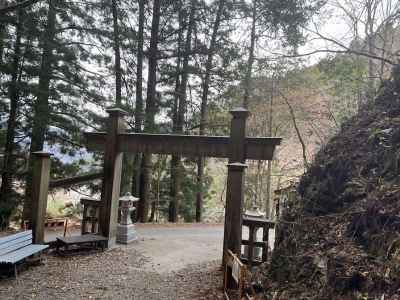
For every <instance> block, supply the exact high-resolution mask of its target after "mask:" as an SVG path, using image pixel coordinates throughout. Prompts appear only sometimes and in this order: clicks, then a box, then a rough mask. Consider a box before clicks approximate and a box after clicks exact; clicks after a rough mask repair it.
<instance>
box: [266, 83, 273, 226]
mask: <svg viewBox="0 0 400 300" xmlns="http://www.w3.org/2000/svg"><path fill="white" fill-rule="evenodd" d="M271 80H272V83H271V96H270V97H271V99H270V102H269V120H268V136H270V137H272V135H273V132H272V126H273V122H274V119H273V113H274V90H275V83H274V77H272V79H271ZM271 185H272V160H268V165H267V198H266V201H265V216H266V218H269V217H270V216H271V208H272V204H273V203H272V197H271Z"/></svg>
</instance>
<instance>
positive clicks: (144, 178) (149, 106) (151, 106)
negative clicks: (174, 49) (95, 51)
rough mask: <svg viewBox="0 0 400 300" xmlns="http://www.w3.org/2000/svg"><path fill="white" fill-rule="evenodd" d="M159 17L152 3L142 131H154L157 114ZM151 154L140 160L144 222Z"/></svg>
mask: <svg viewBox="0 0 400 300" xmlns="http://www.w3.org/2000/svg"><path fill="white" fill-rule="evenodd" d="M160 15H161V0H154V1H153V16H152V22H151V36H150V48H149V70H148V80H147V98H146V116H145V124H144V130H145V131H146V132H154V131H155V115H156V112H157V100H156V85H157V55H158V51H157V49H158V42H159V41H158V37H159V26H160ZM151 178H152V176H151V154H148V153H146V154H144V155H143V159H142V172H141V184H140V185H141V190H140V200H139V207H138V219H139V220H140V222H146V221H147V218H148V211H149V202H150V185H151Z"/></svg>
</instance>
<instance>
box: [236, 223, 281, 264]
mask: <svg viewBox="0 0 400 300" xmlns="http://www.w3.org/2000/svg"><path fill="white" fill-rule="evenodd" d="M243 226H246V227H248V229H249V239H248V240H242V245H246V246H247V247H248V251H247V257H242V261H243V262H244V263H245V264H247V265H248V266H249V267H252V266H254V265H259V264H262V263H263V262H266V261H267V259H268V240H269V229H270V228H271V229H272V228H274V227H275V222H272V221H270V220H268V219H265V218H255V217H249V216H244V217H243ZM261 228H262V230H263V238H262V241H257V231H258V230H259V229H261ZM254 247H259V248H261V249H262V256H261V260H259V259H256V258H255V257H254V251H253V250H254Z"/></svg>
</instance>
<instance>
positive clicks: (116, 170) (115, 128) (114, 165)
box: [99, 108, 126, 248]
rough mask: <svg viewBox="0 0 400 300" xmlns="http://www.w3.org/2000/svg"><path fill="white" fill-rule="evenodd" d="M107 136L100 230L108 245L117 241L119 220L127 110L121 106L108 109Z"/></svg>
mask: <svg viewBox="0 0 400 300" xmlns="http://www.w3.org/2000/svg"><path fill="white" fill-rule="evenodd" d="M106 111H107V113H108V114H109V118H108V120H107V137H106V144H105V145H106V146H105V153H104V175H103V185H102V190H101V201H102V207H101V209H100V219H99V225H100V231H101V233H102V234H103V236H105V237H107V238H108V244H107V247H108V248H109V247H112V246H113V245H114V244H115V243H116V236H117V222H118V199H119V196H120V189H121V173H122V156H123V154H122V152H120V151H119V149H118V148H119V147H118V134H120V133H123V132H125V128H126V127H125V121H124V120H123V116H124V115H126V112H125V111H124V110H122V109H120V108H112V109H108V110H106Z"/></svg>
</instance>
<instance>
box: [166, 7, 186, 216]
mask: <svg viewBox="0 0 400 300" xmlns="http://www.w3.org/2000/svg"><path fill="white" fill-rule="evenodd" d="M179 4H180V9H179V12H178V19H179V33H178V53H177V58H176V68H175V72H176V75H175V95H174V105H173V108H172V110H173V111H172V127H173V128H172V131H173V132H174V133H178V132H179V125H178V119H179V117H178V114H179V112H178V106H179V99H180V89H181V79H180V78H181V61H182V51H181V47H182V42H183V30H184V28H185V24H184V21H185V18H184V16H183V11H182V6H183V4H182V1H179ZM179 161H180V159H179V156H176V155H172V157H171V183H170V184H171V186H170V196H171V200H170V202H169V207H168V221H169V222H176V219H177V210H176V206H175V204H176V202H177V201H176V200H175V199H177V198H178V196H179V195H178V193H179V186H180V184H179V182H178V180H179V174H178V173H179V171H180V170H179Z"/></svg>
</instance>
